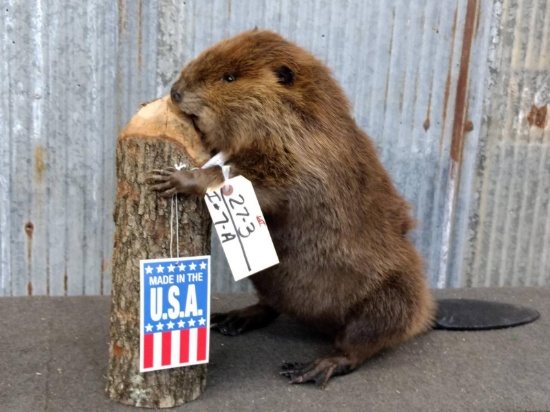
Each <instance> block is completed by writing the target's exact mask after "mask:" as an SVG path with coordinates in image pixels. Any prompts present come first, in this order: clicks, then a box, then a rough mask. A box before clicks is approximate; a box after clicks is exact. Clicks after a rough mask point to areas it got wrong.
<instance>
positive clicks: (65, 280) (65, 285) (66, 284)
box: [63, 271, 69, 296]
mask: <svg viewBox="0 0 550 412" xmlns="http://www.w3.org/2000/svg"><path fill="white" fill-rule="evenodd" d="M63 289H64V292H65V296H67V291H68V289H69V277H68V276H67V271H65V273H63Z"/></svg>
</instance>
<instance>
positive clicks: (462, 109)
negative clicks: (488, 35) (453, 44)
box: [451, 0, 477, 165]
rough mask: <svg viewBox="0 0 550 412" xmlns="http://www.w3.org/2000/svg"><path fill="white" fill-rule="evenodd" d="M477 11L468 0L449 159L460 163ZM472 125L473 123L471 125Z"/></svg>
mask: <svg viewBox="0 0 550 412" xmlns="http://www.w3.org/2000/svg"><path fill="white" fill-rule="evenodd" d="M476 12H477V0H468V5H467V7H466V19H465V22H464V38H463V40H462V51H461V55H460V69H459V71H458V81H457V85H456V96H455V107H454V119H453V129H452V135H451V159H452V160H454V161H456V162H457V163H458V164H459V165H460V161H461V158H462V148H463V146H464V135H465V133H464V132H465V123H466V115H467V111H468V110H467V108H468V105H467V100H468V74H469V70H470V54H471V51H472V43H473V37H474V27H475V20H476ZM472 127H473V125H472Z"/></svg>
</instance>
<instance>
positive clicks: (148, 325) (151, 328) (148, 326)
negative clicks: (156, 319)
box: [145, 323, 153, 332]
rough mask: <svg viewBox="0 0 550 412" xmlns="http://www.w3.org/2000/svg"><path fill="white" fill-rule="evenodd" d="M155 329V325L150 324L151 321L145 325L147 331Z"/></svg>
mask: <svg viewBox="0 0 550 412" xmlns="http://www.w3.org/2000/svg"><path fill="white" fill-rule="evenodd" d="M152 331H153V325H150V324H149V323H148V324H147V326H145V332H152Z"/></svg>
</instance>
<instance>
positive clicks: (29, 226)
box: [25, 222, 34, 239]
mask: <svg viewBox="0 0 550 412" xmlns="http://www.w3.org/2000/svg"><path fill="white" fill-rule="evenodd" d="M25 233H26V234H27V237H28V238H29V239H32V234H33V233H34V225H33V224H32V222H27V224H26V225H25Z"/></svg>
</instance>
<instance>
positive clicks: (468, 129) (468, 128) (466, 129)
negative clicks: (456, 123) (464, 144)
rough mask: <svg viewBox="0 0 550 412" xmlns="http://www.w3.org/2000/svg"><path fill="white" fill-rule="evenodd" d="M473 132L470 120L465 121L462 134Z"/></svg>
mask: <svg viewBox="0 0 550 412" xmlns="http://www.w3.org/2000/svg"><path fill="white" fill-rule="evenodd" d="M472 130H474V124H473V123H472V121H471V120H466V123H464V132H466V133H468V132H471V131H472Z"/></svg>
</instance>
